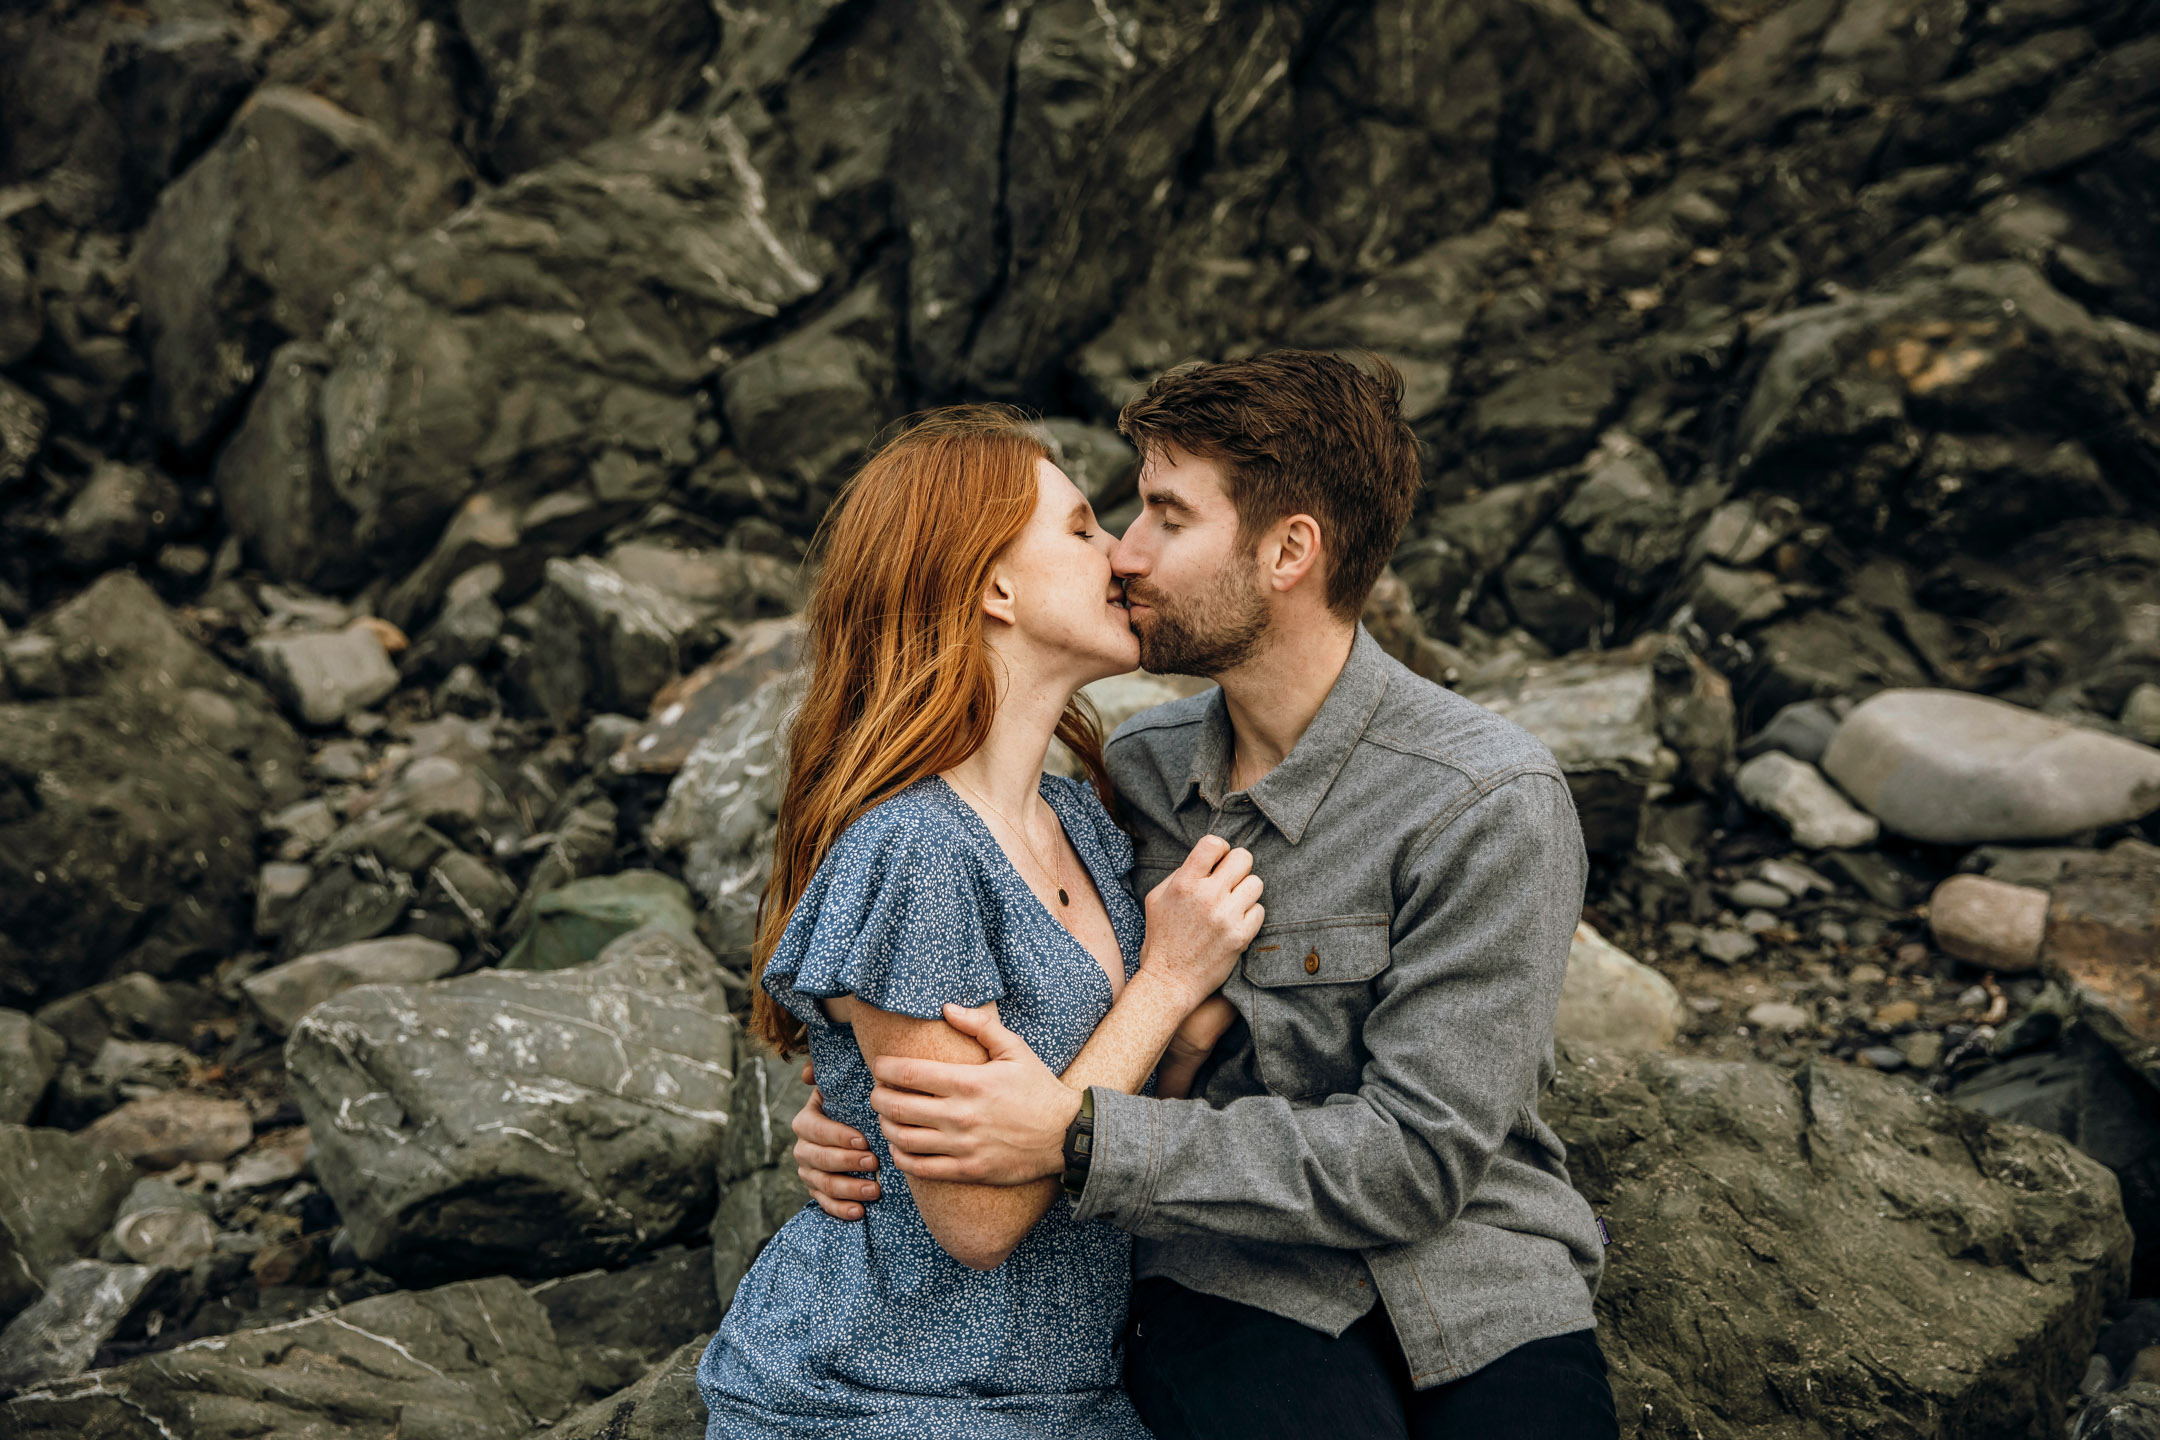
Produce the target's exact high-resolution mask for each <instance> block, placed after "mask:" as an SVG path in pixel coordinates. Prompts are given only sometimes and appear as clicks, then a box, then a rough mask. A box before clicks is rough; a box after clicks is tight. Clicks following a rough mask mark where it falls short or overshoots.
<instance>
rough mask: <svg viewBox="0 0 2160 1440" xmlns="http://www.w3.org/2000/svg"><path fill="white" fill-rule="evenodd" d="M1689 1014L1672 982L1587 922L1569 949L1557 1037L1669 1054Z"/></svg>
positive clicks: (1603, 1046)
mask: <svg viewBox="0 0 2160 1440" xmlns="http://www.w3.org/2000/svg"><path fill="white" fill-rule="evenodd" d="M1686 1015H1687V1011H1686V1007H1684V1006H1683V1005H1682V1004H1681V1003H1680V992H1679V991H1677V990H1675V989H1673V986H1672V982H1671V981H1670V980H1667V979H1666V978H1665V977H1664V976H1663V975H1660V974H1658V972H1657V971H1655V970H1653V969H1651V968H1650V967H1649V966H1647V965H1645V964H1643V963H1642V962H1641V961H1640V960H1637V959H1636V958H1635V957H1634V956H1632V955H1630V954H1628V953H1627V952H1626V951H1624V950H1622V949H1621V948H1620V947H1619V946H1617V945H1614V944H1613V943H1612V942H1611V941H1609V940H1607V939H1606V938H1605V937H1604V936H1602V935H1600V934H1598V932H1597V931H1596V930H1595V929H1593V928H1592V927H1591V926H1590V925H1589V924H1588V923H1587V922H1585V923H1582V924H1579V925H1577V926H1576V927H1575V938H1574V940H1573V941H1572V942H1571V943H1570V944H1569V946H1568V967H1567V979H1566V981H1565V982H1564V983H1563V984H1562V985H1561V987H1560V1012H1559V1018H1558V1019H1557V1020H1556V1021H1555V1022H1554V1034H1556V1035H1557V1036H1558V1037H1559V1038H1560V1039H1561V1040H1562V1041H1565V1042H1566V1043H1568V1044H1570V1045H1581V1046H1587V1047H1590V1048H1593V1049H1605V1050H1670V1049H1671V1048H1672V1047H1673V1040H1674V1037H1675V1036H1677V1035H1678V1034H1679V1033H1680V1025H1681V1022H1682V1021H1683V1020H1684V1019H1685V1018H1686Z"/></svg>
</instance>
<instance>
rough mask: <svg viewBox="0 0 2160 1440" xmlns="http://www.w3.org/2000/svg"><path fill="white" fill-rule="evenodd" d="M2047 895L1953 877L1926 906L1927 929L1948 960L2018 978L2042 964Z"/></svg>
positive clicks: (1978, 879) (2022, 887) (1981, 877)
mask: <svg viewBox="0 0 2160 1440" xmlns="http://www.w3.org/2000/svg"><path fill="white" fill-rule="evenodd" d="M2047 918H2048V892H2047V891H2045V890H2036V889H2034V888H2032V887H2031V886H2029V885H2011V884H2007V883H2005V882H2003V881H2001V880H1995V879H1991V878H1989V877H1988V876H1985V875H1952V876H1951V877H1950V878H1949V879H1947V880H1945V881H1943V882H1942V884H1940V885H1938V886H1936V887H1935V894H1934V895H1933V896H1932V897H1931V898H1930V899H1929V901H1928V928H1929V930H1931V931H1932V932H1933V933H1934V936H1935V944H1936V946H1937V947H1938V948H1940V949H1941V950H1942V952H1943V953H1944V954H1946V955H1952V956H1955V957H1956V958H1957V959H1960V960H1963V961H1965V962H1967V963H1968V964H1972V965H1979V966H1982V967H1984V968H1986V969H1989V970H1999V971H2003V972H2005V973H2012V974H2015V973H2018V972H2021V971H2026V970H2032V969H2035V968H2037V967H2038V966H2039V964H2040V945H2041V941H2042V940H2044V939H2045V938H2046V936H2047Z"/></svg>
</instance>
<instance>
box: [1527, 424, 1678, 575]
mask: <svg viewBox="0 0 2160 1440" xmlns="http://www.w3.org/2000/svg"><path fill="white" fill-rule="evenodd" d="M1687 518H1688V517H1687V513H1686V511H1685V509H1684V508H1683V507H1682V505H1681V500H1680V493H1679V491H1678V490H1677V489H1675V488H1674V486H1673V483H1672V481H1671V480H1670V479H1669V478H1668V477H1667V476H1666V474H1665V465H1664V462H1663V461H1661V460H1659V459H1658V456H1657V452H1656V451H1655V450H1652V449H1650V448H1649V447H1648V446H1646V445H1643V444H1641V443H1640V442H1639V441H1637V440H1635V439H1634V437H1632V436H1629V435H1623V434H1620V433H1619V432H1617V431H1616V432H1613V433H1611V434H1608V435H1607V436H1606V437H1605V439H1604V442H1603V443H1602V444H1601V445H1600V446H1599V447H1598V450H1597V452H1596V453H1595V454H1593V455H1592V456H1591V457H1590V459H1589V461H1588V462H1587V463H1586V465H1585V466H1584V474H1583V480H1582V483H1581V484H1580V485H1578V486H1577V487H1576V489H1575V493H1574V495H1573V496H1571V497H1570V498H1569V499H1568V502H1567V504H1565V505H1563V506H1562V507H1561V508H1560V514H1559V517H1558V520H1559V524H1560V526H1561V528H1562V529H1564V530H1567V531H1568V532H1569V533H1571V534H1572V535H1573V536H1574V537H1575V550H1576V554H1577V555H1578V556H1579V557H1580V561H1581V568H1582V570H1583V573H1584V574H1585V575H1587V576H1588V577H1589V579H1590V581H1591V583H1593V584H1594V585H1596V586H1597V587H1598V588H1599V589H1600V590H1602V591H1604V592H1606V593H1608V594H1613V593H1617V594H1618V595H1619V596H1621V597H1622V598H1624V599H1641V598H1643V597H1646V596H1648V595H1650V594H1651V593H1652V592H1653V591H1654V590H1655V589H1657V587H1658V586H1659V585H1661V584H1662V583H1663V582H1664V580H1665V579H1666V577H1667V576H1668V575H1669V574H1670V573H1671V571H1672V569H1673V567H1674V566H1676V565H1677V564H1678V563H1679V561H1680V557H1681V555H1682V553H1683V552H1684V551H1685V550H1686V548H1687V539H1688V530H1687Z"/></svg>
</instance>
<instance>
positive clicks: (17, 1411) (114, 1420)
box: [0, 1276, 577, 1440]
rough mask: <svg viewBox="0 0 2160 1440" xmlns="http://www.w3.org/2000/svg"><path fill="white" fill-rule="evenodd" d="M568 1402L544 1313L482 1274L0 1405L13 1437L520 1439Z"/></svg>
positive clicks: (571, 1395) (570, 1388) (505, 1282)
mask: <svg viewBox="0 0 2160 1440" xmlns="http://www.w3.org/2000/svg"><path fill="white" fill-rule="evenodd" d="M576 1399H577V1372H576V1369H575V1367H574V1366H573V1365H571V1364H570V1363H569V1362H568V1361H567V1360H566V1359H565V1357H564V1355H563V1353H562V1351H561V1349H560V1348H559V1347H558V1346H557V1345H556V1343H555V1337H554V1333H553V1331H552V1330H551V1328H550V1327H549V1324H548V1315H547V1311H546V1310H545V1309H544V1308H543V1307H542V1306H541V1305H540V1303H539V1302H538V1301H537V1300H535V1299H533V1298H532V1297H531V1296H530V1295H528V1294H526V1293H525V1291H524V1290H523V1289H522V1288H520V1287H519V1285H518V1283H517V1282H516V1281H514V1280H511V1279H508V1278H507V1277H503V1276H491V1277H489V1278H487V1279H485V1280H474V1281H470V1282H467V1283H464V1284H458V1285H445V1286H443V1287H441V1288H440V1289H435V1290H424V1291H417V1292H416V1291H398V1292H396V1293H393V1294H389V1295H378V1296H375V1297H374V1298H373V1299H369V1300H361V1301H357V1302H355V1303H353V1304H351V1305H346V1306H343V1307H341V1308H339V1309H336V1310H331V1311H329V1312H327V1313H324V1314H318V1315H311V1316H308V1317H307V1318H305V1319H301V1320H296V1321H292V1322H290V1323H287V1324H283V1325H273V1326H269V1327H266V1328H263V1329H259V1330H242V1331H239V1332H238V1333H236V1334H232V1335H220V1336H215V1337H212V1338H209V1339H204V1340H196V1341H193V1342H191V1343H189V1344H186V1345H182V1346H179V1347H178V1348H177V1349H173V1350H168V1351H165V1352H163V1353H160V1354H155V1355H146V1356H143V1357H141V1358H140V1359H136V1360H130V1361H127V1362H125V1363H123V1364H120V1365H117V1366H114V1367H113V1368H111V1369H108V1370H96V1371H92V1372H91V1373H90V1374H88V1375H84V1376H81V1377H80V1378H78V1379H75V1380H70V1381H60V1382H57V1383H53V1384H49V1385H46V1386H44V1387H43V1388H41V1389H38V1390H33V1391H31V1392H29V1393H28V1394H24V1395H19V1396H17V1397H16V1398H15V1399H13V1400H11V1401H9V1402H7V1403H6V1404H5V1406H0V1429H4V1430H5V1431H6V1432H7V1433H8V1434H10V1435H14V1436H19V1437H22V1440H59V1437H62V1436H78V1435H101V1436H107V1437H110V1440H174V1437H177V1436H187V1437H188V1440H243V1437H245V1440H311V1437H315V1436H327V1435H337V1436H349V1437H352V1440H420V1437H437V1440H449V1437H452V1436H457V1437H469V1440H523V1437H525V1436H526V1435H528V1434H530V1433H531V1432H532V1431H533V1430H534V1429H535V1428H536V1427H538V1426H542V1425H545V1424H547V1423H549V1422H551V1421H554V1420H557V1419H559V1418H561V1416H562V1415H563V1413H564V1412H565V1411H567V1410H568V1409H569V1408H570V1406H571V1405H572V1404H573V1403H574V1402H575V1401H576Z"/></svg>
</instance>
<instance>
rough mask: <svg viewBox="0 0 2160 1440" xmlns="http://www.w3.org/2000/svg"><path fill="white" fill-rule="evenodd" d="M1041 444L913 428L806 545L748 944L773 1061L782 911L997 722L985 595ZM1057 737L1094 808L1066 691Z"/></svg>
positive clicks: (1014, 435)
mask: <svg viewBox="0 0 2160 1440" xmlns="http://www.w3.org/2000/svg"><path fill="white" fill-rule="evenodd" d="M1047 458H1049V450H1048V449H1047V448H1046V447H1045V445H1044V444H1043V442H1042V441H1041V440H1040V439H1039V438H1037V436H1036V435H1035V433H1034V432H1033V431H1032V430H1031V429H1030V428H1029V425H1028V421H1027V419H1026V417H1025V416H1023V415H1022V414H1021V413H1020V412H1019V411H1016V410H1011V409H1008V408H1006V407H1004V406H999V405H963V406H952V407H949V408H946V409H942V410H934V411H931V412H929V413H927V414H926V415H924V416H922V417H920V418H919V419H918V420H917V421H916V423H915V424H914V425H913V426H912V427H911V428H909V429H907V430H905V431H903V432H902V433H901V434H900V435H899V436H898V437H897V438H896V439H894V440H892V441H891V442H890V443H889V444H887V445H886V446H885V447H884V448H883V449H881V450H879V451H878V453H877V454H876V455H874V456H872V457H871V458H870V460H869V462H868V463H867V464H865V465H864V466H863V468H862V470H861V471H860V472H859V473H857V474H856V476H855V478H854V479H853V480H852V481H850V482H849V483H848V485H847V487H846V489H845V490H843V491H842V492H841V495H840V498H839V499H838V501H836V502H835V504H834V506H833V508H832V510H831V512H830V513H828V514H827V516H826V518H825V523H824V525H823V526H822V527H820V536H819V539H820V541H821V542H822V548H823V551H824V555H823V561H824V568H823V571H822V573H821V574H820V575H819V576H818V580H817V584H816V588H815V589H814V590H813V591H812V592H811V596H810V608H809V616H808V620H809V635H808V640H807V644H808V653H809V659H810V665H811V672H810V683H809V688H808V691H807V692H806V694H805V695H804V697H803V703H802V708H801V709H800V710H798V711H797V712H796V715H795V720H794V722H793V725H792V727H791V729H790V732H789V736H788V745H787V757H788V758H787V785H786V787H785V789H784V790H783V791H782V792H781V799H780V815H779V825H778V830H777V833H776V835H775V838H774V842H773V863H772V875H771V878H770V879H768V880H767V881H766V883H765V891H764V894H763V895H761V896H760V897H759V899H758V926H757V939H756V940H755V942H754V943H753V944H752V946H751V952H750V953H751V966H750V978H751V983H752V994H751V1001H750V1030H751V1033H752V1034H754V1035H756V1036H757V1037H758V1038H759V1039H761V1040H763V1041H765V1043H766V1044H768V1045H770V1046H772V1047H773V1048H774V1049H776V1050H778V1051H779V1052H780V1053H782V1054H786V1053H788V1052H789V1051H790V1050H793V1049H795V1048H797V1047H798V1046H799V1045H800V1044H801V1042H802V1037H803V1027H802V1023H801V1022H800V1021H798V1020H797V1019H795V1017H794V1016H792V1015H790V1014H789V1013H788V1012H787V1011H786V1010H784V1009H782V1008H781V1007H780V1006H779V1005H777V1004H775V1003H774V1002H773V1000H772V998H771V997H770V996H769V995H767V994H766V993H765V988H764V986H763V984H762V983H760V982H761V981H762V980H763V978H764V974H765V964H766V962H767V961H768V960H770V959H771V958H772V953H773V951H774V949H775V948H777V947H778V945H779V943H780V936H781V933H782V932H783V931H785V930H786V929H787V923H788V918H789V916H790V915H792V914H793V913H794V910H795V906H796V903H797V902H798V901H800V900H801V899H802V895H803V891H804V890H805V889H807V888H808V887H809V884H810V879H811V877H812V876H813V875H815V874H816V873H817V868H818V866H819V865H820V864H821V863H823V861H824V859H825V855H826V852H827V851H829V850H831V848H832V846H833V842H834V841H836V840H838V839H839V838H840V834H841V832H842V831H844V830H846V829H847V828H848V826H850V825H852V824H854V823H855V822H856V821H857V820H859V819H861V818H862V816H863V815H864V814H865V813H866V812H868V811H869V810H871V809H872V808H873V807H875V806H877V805H878V804H879V803H881V802H882V801H885V800H887V799H890V798H891V797H892V796H893V795H896V794H898V793H899V792H900V791H902V790H905V789H906V788H907V787H908V786H910V785H912V784H914V783H915V782H916V781H918V780H921V779H923V778H925V777H926V776H930V775H935V774H937V773H939V772H940V771H943V770H949V769H951V768H952V767H953V766H955V765H958V764H959V763H960V762H961V761H963V760H965V759H967V758H968V757H969V756H970V755H972V754H974V753H975V752H976V751H977V750H978V749H980V748H981V747H982V744H983V742H984V741H985V740H987V739H988V738H989V735H990V723H991V721H992V719H994V718H995V715H996V712H997V684H996V677H995V675H994V673H993V671H992V669H991V665H990V652H989V647H988V644H987V642H986V641H985V640H984V637H983V611H982V598H983V592H984V591H985V590H986V589H987V588H988V586H989V584H990V571H991V567H992V566H993V565H994V564H995V562H996V560H997V558H998V556H999V555H1000V554H1001V553H1002V552H1003V551H1004V549H1005V547H1006V546H1007V545H1010V544H1011V543H1012V542H1013V540H1014V539H1016V538H1017V537H1018V536H1019V535H1020V533H1021V532H1022V531H1023V530H1025V529H1026V528H1027V523H1028V521H1029V519H1030V518H1031V517H1032V516H1033V515H1034V513H1035V506H1036V501H1037V498H1038V495H1039V493H1040V492H1039V482H1038V480H1037V464H1038V462H1039V461H1042V460H1044V459H1047ZM1057 736H1058V738H1059V739H1060V740H1062V741H1064V742H1065V744H1066V746H1067V747H1068V748H1070V749H1071V750H1072V752H1073V754H1074V755H1076V756H1078V757H1079V760H1080V763H1081V765H1082V767H1083V768H1084V769H1085V770H1086V772H1087V775H1088V779H1089V780H1090V782H1092V783H1093V785H1094V786H1095V790H1096V793H1097V794H1098V795H1100V796H1101V797H1102V800H1103V803H1104V804H1105V805H1106V806H1107V805H1109V804H1110V782H1109V778H1108V776H1107V775H1106V774H1105V772H1104V770H1103V763H1102V730H1101V726H1100V724H1099V723H1098V721H1097V720H1096V718H1095V713H1094V711H1093V709H1092V708H1091V707H1089V706H1088V704H1087V702H1086V701H1085V700H1083V699H1081V698H1080V697H1078V696H1075V697H1074V698H1073V702H1072V703H1071V704H1069V705H1067V706H1066V708H1065V713H1064V715H1063V716H1061V717H1060V718H1059V720H1058V725H1057Z"/></svg>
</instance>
